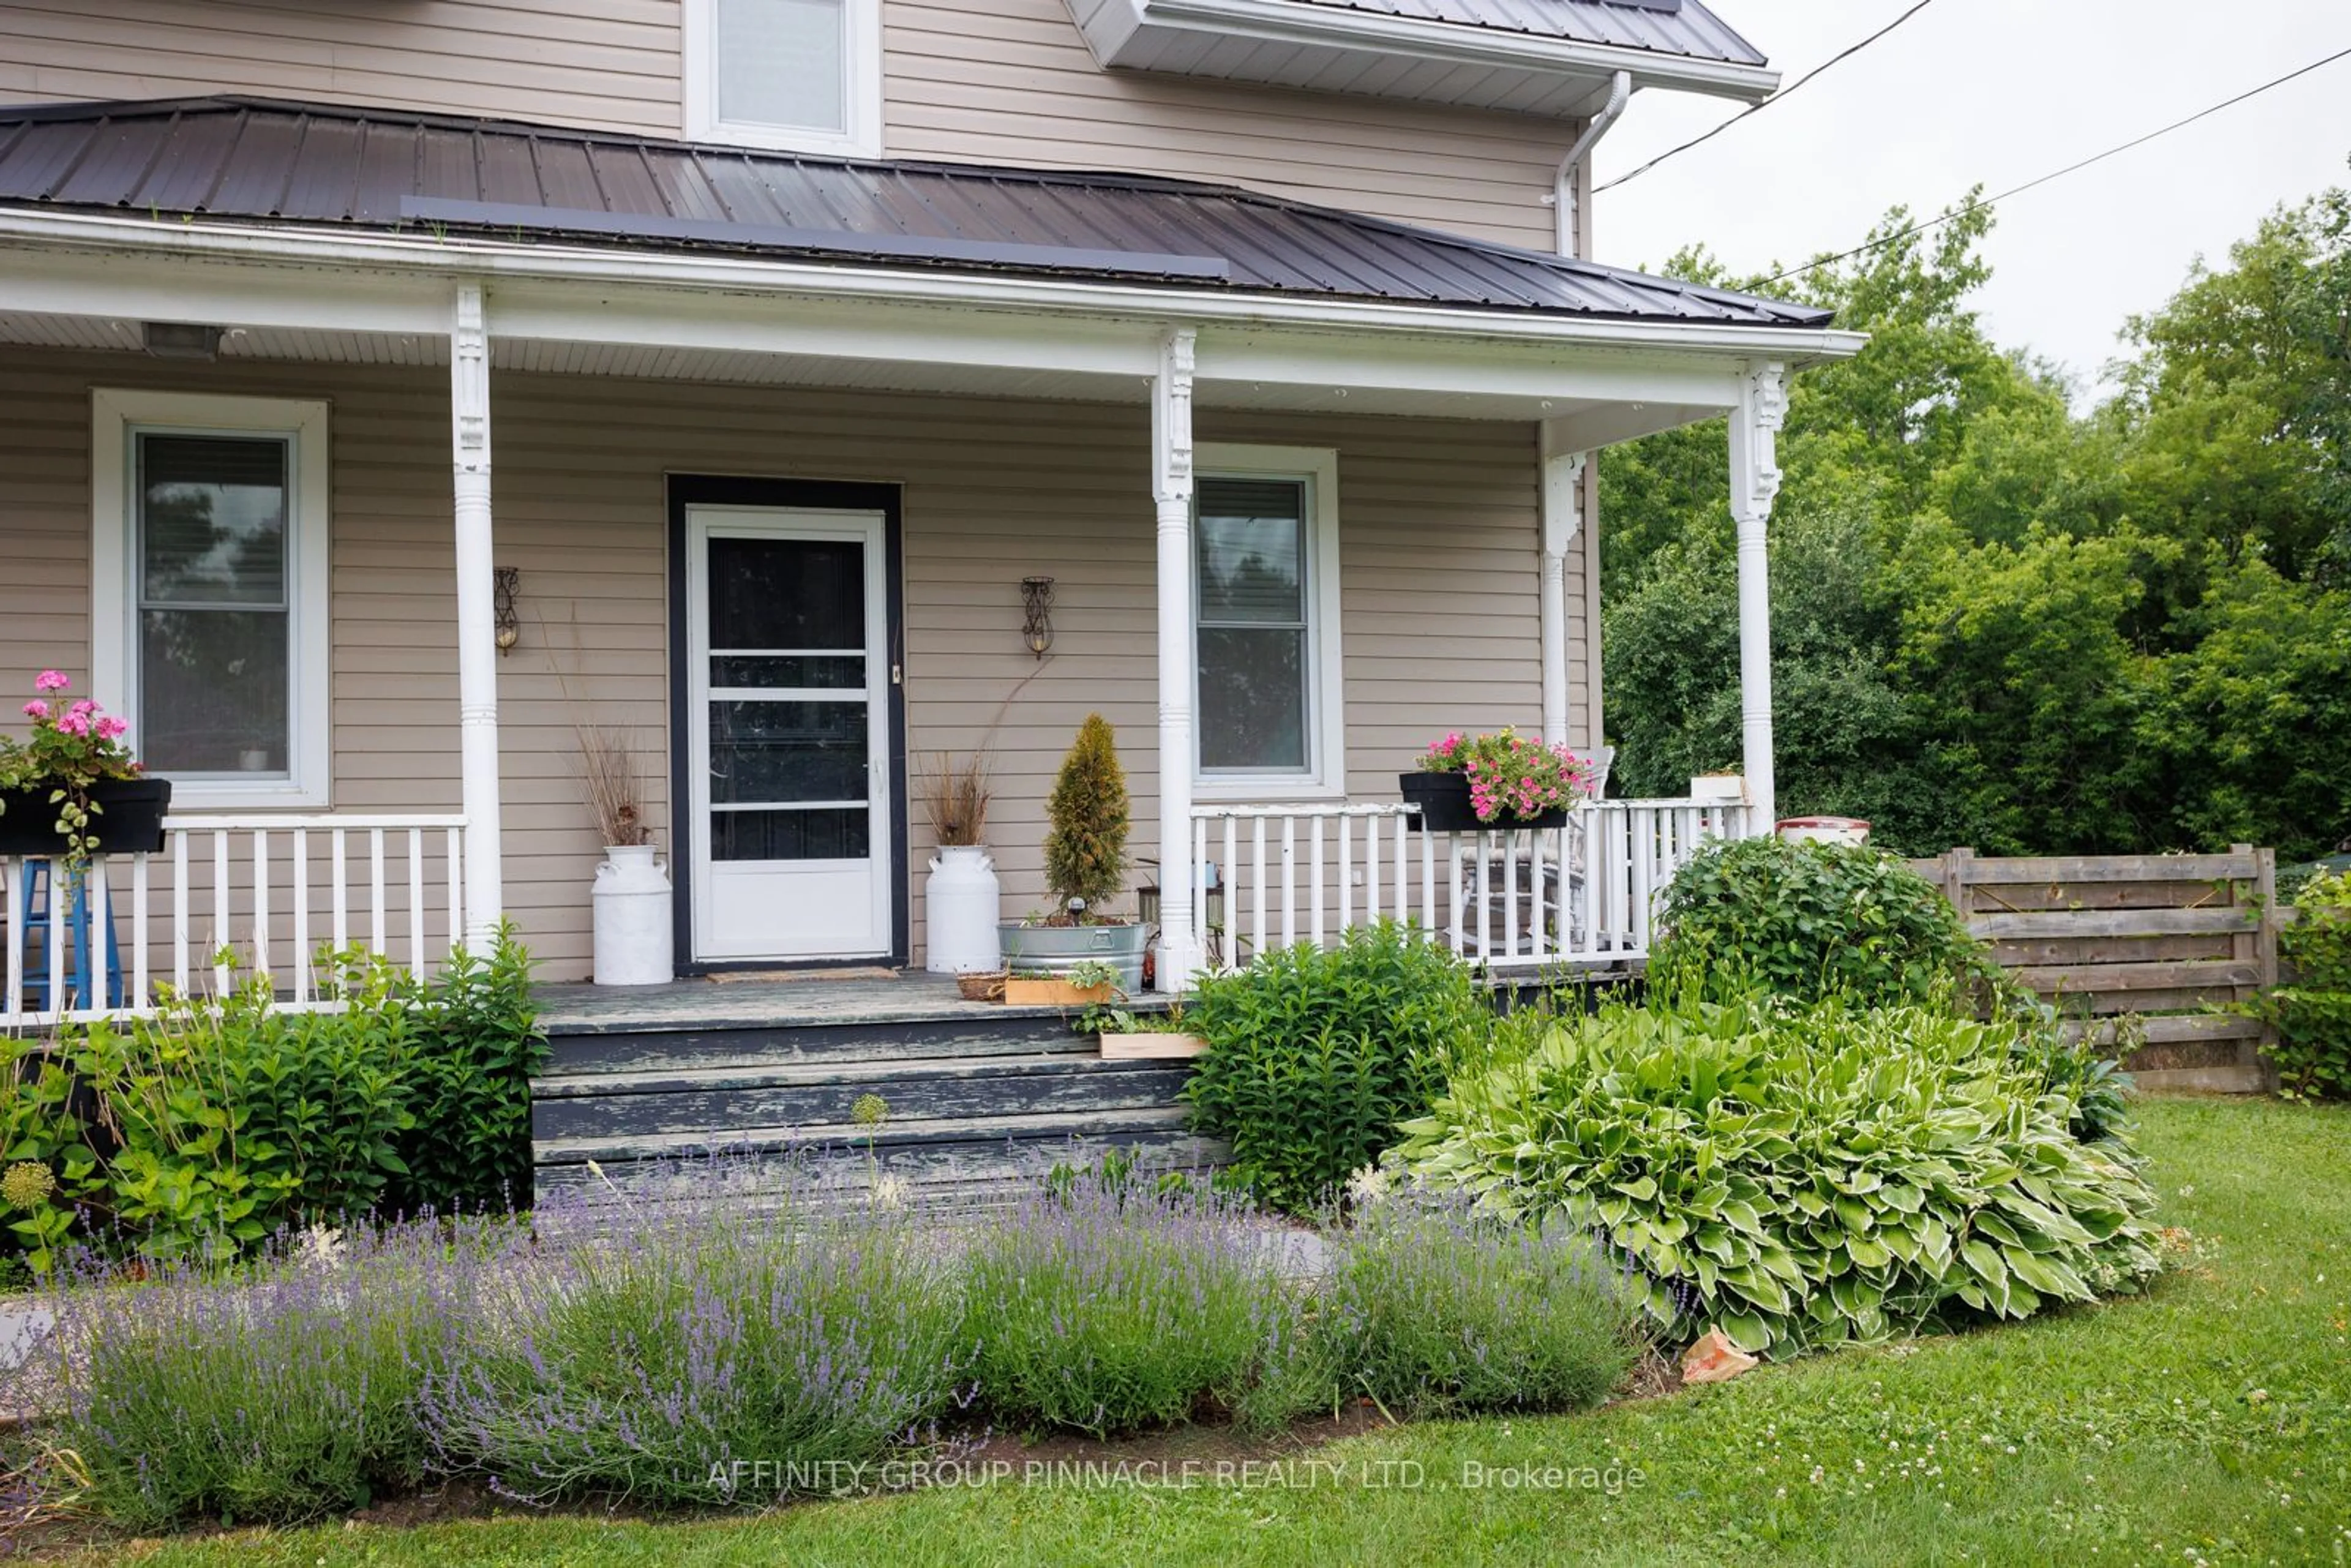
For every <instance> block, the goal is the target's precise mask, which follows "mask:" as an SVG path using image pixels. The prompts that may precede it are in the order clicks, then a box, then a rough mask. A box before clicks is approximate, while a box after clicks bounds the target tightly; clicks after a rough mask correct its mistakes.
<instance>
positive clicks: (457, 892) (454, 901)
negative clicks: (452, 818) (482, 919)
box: [444, 828, 465, 952]
mask: <svg viewBox="0 0 2351 1568" xmlns="http://www.w3.org/2000/svg"><path fill="white" fill-rule="evenodd" d="M444 864H445V865H446V866H447V867H448V871H449V944H448V949H447V950H448V951H452V952H454V951H455V950H456V946H457V945H458V944H459V943H461V942H463V941H464V940H465V830H464V829H462V828H452V829H450V830H449V849H448V852H447V854H446V855H445V856H444Z"/></svg>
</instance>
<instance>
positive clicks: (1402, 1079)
mask: <svg viewBox="0 0 2351 1568" xmlns="http://www.w3.org/2000/svg"><path fill="white" fill-rule="evenodd" d="M1186 1018H1187V1019H1189V1020H1190V1027H1191V1028H1192V1030H1193V1031H1194V1032H1195V1033H1196V1034H1198V1035H1200V1036H1201V1037H1202V1038H1204V1039H1205V1040H1207V1042H1208V1049H1207V1051H1206V1052H1205V1053H1204V1054H1203V1055H1202V1056H1201V1057H1200V1058H1199V1059H1198V1062H1197V1065H1196V1070H1195V1071H1194V1072H1193V1074H1192V1077H1191V1080H1190V1082H1188V1083H1187V1084H1186V1087H1185V1090H1184V1096H1185V1098H1186V1100H1187V1101H1188V1102H1189V1103H1190V1104H1191V1106H1192V1113H1193V1120H1194V1121H1195V1122H1196V1124H1198V1126H1199V1127H1200V1128H1201V1129H1202V1130H1203V1131H1205V1132H1207V1133H1211V1134H1217V1135H1218V1136H1221V1137H1226V1138H1229V1139H1231V1140H1232V1145H1233V1160H1234V1179H1235V1180H1237V1181H1238V1182H1240V1183H1242V1184H1244V1185H1245V1186H1248V1187H1249V1190H1250V1191H1252V1192H1253V1193H1255V1194H1256V1196H1257V1197H1259V1200H1260V1201H1262V1202H1265V1203H1267V1204H1270V1205H1271V1206H1273V1207H1277V1208H1282V1209H1286V1210H1289V1211H1290V1212H1292V1213H1302V1212H1306V1211H1309V1210H1311V1209H1312V1208H1314V1207H1316V1206H1317V1205H1319V1204H1321V1203H1322V1202H1323V1201H1325V1200H1326V1199H1327V1198H1328V1197H1330V1195H1331V1193H1332V1190H1333V1189H1334V1188H1336V1187H1337V1186H1339V1185H1340V1184H1341V1183H1343V1182H1344V1181H1345V1180H1346V1179H1347V1177H1348V1176H1350V1175H1352V1174H1353V1172H1354V1171H1356V1170H1358V1169H1359V1168H1361V1167H1362V1166H1365V1165H1367V1164H1369V1163H1370V1162H1371V1161H1372V1160H1374V1159H1375V1158H1377V1157H1378V1155H1379V1154H1380V1151H1381V1150H1383V1149H1384V1148H1386V1147H1387V1146H1388V1145H1389V1144H1391V1143H1393V1142H1394V1141H1395V1127H1396V1124H1397V1123H1399V1122H1401V1121H1403V1120H1404V1119H1405V1118H1406V1117H1409V1116H1416V1115H1418V1114H1419V1113H1421V1112H1423V1111H1425V1110H1426V1109H1427V1108H1428V1103H1429V1102H1430V1100H1431V1099H1432V1098H1433V1097H1434V1096H1435V1095H1436V1094H1437V1091H1439V1090H1440V1089H1442V1088H1443V1087H1444V1085H1445V1082H1446V1078H1447V1074H1448V1073H1449V1072H1450V1071H1452V1070H1453V1068H1454V1067H1455V1066H1456V1065H1457V1064H1458V1062H1460V1061H1463V1060H1465V1059H1466V1057H1467V1056H1468V1055H1469V1054H1471V1053H1474V1052H1475V1051H1478V1050H1479V1049H1480V1047H1481V1045H1482V1042H1483V1041H1484V1040H1486V1039H1487V1037H1488V1036H1489V1034H1490V1032H1491V1031H1492V1030H1493V1027H1494V1017H1493V1013H1492V1011H1491V1009H1489V1008H1488V1007H1487V1005H1486V1001H1485V998H1484V997H1483V996H1482V995H1481V994H1480V992H1479V988H1478V984H1477V981H1476V979H1475V978H1474V977H1472V976H1471V974H1470V972H1469V968H1468V966H1467V965H1466V964H1464V963H1463V962H1462V961H1461V960H1460V959H1459V958H1458V957H1456V956H1454V955H1453V954H1452V953H1451V952H1449V951H1447V949H1446V948H1445V947H1444V946H1441V945H1439V944H1437V943H1435V942H1429V941H1425V940H1423V939H1422V938H1421V937H1419V936H1416V934H1415V933H1414V932H1412V931H1411V930H1409V929H1408V928H1406V927H1405V926H1401V925H1396V924H1395V923H1394V922H1389V921H1384V922H1382V923H1380V924H1379V925H1376V926H1368V927H1363V928H1359V929H1357V930H1353V931H1350V932H1349V933H1347V935H1346V936H1345V938H1344V939H1343V941H1342V942H1341V943H1340V945H1339V946H1336V947H1332V948H1328V949H1324V948H1321V947H1317V946H1313V945H1312V944H1311V943H1301V944H1300V945H1299V946H1294V947H1287V948H1282V949H1280V950H1278V951H1276V952H1271V953H1268V954H1265V955H1264V956H1261V957H1259V959H1258V960H1257V961H1256V962H1255V963H1253V964H1251V965H1249V967H1247V968H1245V969H1240V970H1237V971H1236V972H1234V973H1232V974H1229V975H1211V976H1208V977H1204V978H1203V979H1202V980H1201V981H1200V982H1199V987H1198V989H1197V992H1196V995H1195V997H1194V998H1193V1001H1192V1005H1191V1007H1190V1009H1188V1011H1187V1012H1186Z"/></svg>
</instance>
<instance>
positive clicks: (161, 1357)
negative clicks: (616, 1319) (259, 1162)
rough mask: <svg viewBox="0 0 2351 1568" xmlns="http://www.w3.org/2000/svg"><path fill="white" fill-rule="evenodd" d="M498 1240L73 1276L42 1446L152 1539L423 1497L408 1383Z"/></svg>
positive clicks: (49, 1352)
mask: <svg viewBox="0 0 2351 1568" xmlns="http://www.w3.org/2000/svg"><path fill="white" fill-rule="evenodd" d="M506 1250H507V1241H506V1239H504V1238H503V1236H502V1234H501V1233H500V1232H497V1231H488V1230H484V1229H482V1228H478V1227H476V1228H467V1229H463V1230H460V1231H459V1232H457V1233H456V1234H455V1236H454V1237H453V1236H452V1235H451V1234H450V1233H449V1232H447V1231H445V1230H440V1229H434V1228H423V1227H413V1226H412V1227H404V1228H391V1229H376V1228H354V1229H352V1230H350V1231H347V1232H342V1233H335V1232H329V1231H323V1230H322V1231H317V1232H308V1233H301V1234H298V1236H296V1237H295V1238H294V1239H292V1241H291V1243H290V1245H285V1246H281V1245H277V1244H276V1243H273V1244H272V1245H271V1246H270V1247H268V1248H267V1249H265V1250H264V1252H263V1254H262V1255H261V1257H260V1258H259V1260H258V1261H257V1263H256V1266H255V1267H254V1268H253V1269H252V1270H250V1271H249V1273H247V1274H246V1275H245V1276H243V1277H238V1278H228V1277H224V1276H222V1275H219V1274H217V1273H215V1272H212V1271H209V1270H204V1269H203V1268H202V1267H201V1266H200V1265H198V1264H196V1263H194V1262H193V1261H180V1262H172V1263H163V1264H158V1265H154V1266H152V1268H151V1270H150V1271H149V1275H148V1279H147V1281H146V1282H145V1283H143V1284H140V1285H124V1284H122V1283H120V1281H115V1280H112V1279H110V1278H107V1277H104V1276H102V1275H99V1274H97V1273H95V1272H86V1271H76V1270H68V1271H66V1273H65V1275H64V1276H61V1281H60V1282H61V1283H63V1284H66V1285H67V1286H68V1288H63V1289H59V1290H57V1291H53V1292H52V1293H51V1294H50V1296H49V1297H48V1301H49V1302H50V1304H51V1306H52V1308H53V1310H54V1311H55V1312H56V1314H57V1331H56V1332H55V1333H53V1334H51V1335H50V1336H49V1337H48V1338H47V1340H46V1341H44V1342H43V1343H42V1344H41V1346H40V1347H39V1348H38V1350H37V1352H36V1354H35V1358H34V1361H33V1363H32V1370H33V1371H34V1372H35V1373H36V1374H37V1375H46V1376H47V1378H48V1379H49V1380H50V1381H51V1382H52V1383H53V1384H54V1385H55V1386H56V1387H57V1389H58V1390H59V1391H60V1392H61V1394H62V1396H63V1398H62V1402H61V1408H60V1410H59V1413H58V1416H57V1425H56V1427H55V1428H54V1429H53V1431H52V1432H51V1433H50V1434H49V1436H50V1437H51V1438H52V1440H53V1441H54V1442H56V1443H57V1445H58V1446H59V1447H61V1448H70V1449H72V1450H73V1451H74V1452H75V1453H77V1454H78V1455H79V1456H80V1458H81V1460H82V1462H83V1463H84V1464H85V1465H86V1466H87V1467H88V1468H89V1478H90V1495H89V1501H90V1502H91V1503H92V1504H93V1505H94V1506H95V1507H96V1508H98V1509H99V1511H101V1512H103V1513H105V1514H106V1515H107V1516H108V1517H110V1518H111V1519H113V1520H115V1521H119V1522H120V1523H123V1524H127V1525H131V1526H133V1527H135V1528H141V1529H153V1528H158V1527H161V1526H164V1525H169V1524H175V1523H184V1522H190V1521H205V1520H211V1521H220V1522H222V1523H224V1524H227V1523H238V1524H242V1523H245V1522H247V1521H270V1522H291V1521H298V1520H302V1519H309V1518H316V1517H318V1516H319V1515H322V1514H328V1513H334V1512H339V1511H343V1510H347V1509H351V1508H363V1507H365V1506H367V1504H368V1503H369V1502H370V1501H371V1500H372V1499H374V1498H376V1497H380V1496H382V1495H384V1494H385V1493H387V1492H391V1491H396V1490H413V1489H414V1488H415V1487H416V1486H417V1485H418V1484H419V1483H420V1482H421V1481H422V1480H423V1477H424V1473H425V1468H424V1467H425V1460H426V1457H427V1456H426V1446H425V1440H424V1435H423V1431H422V1429H421V1428H420V1427H419V1426H418V1424H417V1420H416V1414H415V1410H414V1407H413V1406H414V1399H415V1396H416V1393H417V1390H418V1388H419V1386H420V1385H421V1383H422V1381H423V1378H424V1377H425V1376H426V1375H427V1373H428V1369H429V1368H431V1367H432V1366H434V1365H435V1364H437V1363H438V1362H439V1360H440V1357H441V1354H442V1352H443V1349H444V1344H445V1343H446V1334H447V1332H448V1328H449V1325H451V1324H453V1323H465V1322H474V1321H475V1320H476V1318H477V1316H478V1313H477V1311H476V1302H475V1297H476V1294H477V1292H478V1291H479V1289H480V1287H481V1284H482V1282H483V1281H484V1280H485V1279H486V1278H487V1277H489V1271H488V1270H487V1268H486V1265H485V1261H484V1260H485V1259H486V1258H496V1257H501V1256H503V1255H504V1254H505V1252H506ZM505 1261H506V1264H507V1266H508V1267H511V1266H512V1265H513V1263H514V1261H515V1260H513V1259H511V1258H507V1259H506V1260H505Z"/></svg>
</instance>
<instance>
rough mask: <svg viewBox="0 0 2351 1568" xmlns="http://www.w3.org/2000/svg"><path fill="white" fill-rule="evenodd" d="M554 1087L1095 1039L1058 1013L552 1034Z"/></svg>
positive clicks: (1077, 1046) (1059, 1045) (1077, 1044)
mask: <svg viewBox="0 0 2351 1568" xmlns="http://www.w3.org/2000/svg"><path fill="white" fill-rule="evenodd" d="M548 1043H549V1063H548V1067H547V1071H545V1072H544V1073H543V1074H541V1077H542V1078H544V1079H547V1080H555V1079H563V1078H572V1077H578V1076H580V1075H582V1074H586V1073H606V1072H611V1073H660V1072H680V1071H698V1070H702V1069H706V1068H728V1067H766V1066H771V1065H775V1064H778V1063H783V1062H808V1063H812V1064H813V1063H827V1064H843V1065H845V1064H848V1063H851V1062H858V1061H904V1060H906V1059H908V1058H914V1057H968V1056H987V1055H1017V1056H1034V1055H1039V1054H1043V1053H1047V1052H1068V1053H1070V1054H1072V1055H1087V1054H1092V1052H1093V1051H1094V1049H1095V1046H1094V1037H1093V1036H1092V1035H1083V1034H1079V1033H1077V1032H1075V1031H1074V1030H1072V1029H1071V1026H1070V1021H1069V1020H1067V1019H1063V1018H1062V1017H1061V1015H1059V1014H1057V1013H1047V1014H1043V1015H1038V1014H1035V1013H1008V1014H1004V1015H1000V1016H993V1017H981V1018H952V1019H890V1020H883V1021H872V1020H864V1019H861V1020H858V1021H855V1022H849V1023H837V1024H778V1025H771V1026H744V1025H728V1024H719V1025H712V1026H709V1027H705V1028H700V1029H676V1030H620V1031H607V1030H596V1031H591V1032H576V1033H563V1032H559V1031H556V1030H549V1041H548Z"/></svg>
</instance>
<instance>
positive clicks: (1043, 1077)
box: [531, 1052, 1187, 1142]
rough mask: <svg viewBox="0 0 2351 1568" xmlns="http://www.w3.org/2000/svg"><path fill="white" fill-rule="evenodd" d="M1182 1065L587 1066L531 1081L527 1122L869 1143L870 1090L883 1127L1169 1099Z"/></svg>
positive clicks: (592, 1129)
mask: <svg viewBox="0 0 2351 1568" xmlns="http://www.w3.org/2000/svg"><path fill="white" fill-rule="evenodd" d="M1186 1071H1187V1070H1186V1068H1185V1067H1184V1066H1183V1065H1182V1064H1180V1063H1172V1062H1165V1061H1104V1060H1102V1058H1100V1057H1096V1056H1087V1055H1083V1054H1075V1053H1069V1052H1050V1053H1043V1054H1035V1055H1022V1056H1011V1055H1006V1056H978V1057H968V1058H949V1059H937V1058H924V1059H917V1060H910V1061H857V1062H852V1063H848V1064H845V1065H829V1064H819V1063H813V1062H806V1061H794V1062H783V1063H766V1064H759V1065H745V1066H739V1067H724V1068H706V1069H700V1070H691V1071H661V1072H637V1073H590V1074H584V1075H581V1076H579V1077H573V1078H563V1079H543V1080H540V1081H539V1082H537V1083H535V1084H533V1085H532V1108H531V1131H532V1135H533V1136H534V1137H537V1138H539V1139H543V1140H549V1141H559V1140H563V1139H569V1138H581V1137H620V1136H641V1135H643V1134H700V1135H702V1136H704V1137H705V1138H712V1137H724V1136H727V1135H731V1134H733V1133H734V1132H735V1131H736V1130H737V1129H741V1128H746V1127H753V1128H763V1127H811V1126H819V1127H842V1128H849V1129H851V1131H852V1134H853V1135H854V1136H855V1137H856V1138H857V1139H858V1140H859V1141H861V1142H862V1140H863V1138H864V1135H865V1130H864V1129H862V1128H859V1127H856V1126H855V1125H854V1123H853V1120H852V1118H853V1112H854V1107H855V1105H856V1103H857V1102H858V1101H859V1100H860V1099H862V1098H863V1097H864V1096H866V1095H868V1094H874V1095H879V1096H880V1097H881V1098H882V1099H883V1102H884V1103H886V1105H887V1106H888V1120H887V1122H885V1123H884V1124H883V1130H884V1132H885V1133H886V1132H888V1131H889V1130H890V1129H892V1128H893V1127H894V1126H895V1125H897V1124H902V1123H927V1122H946V1121H956V1120H972V1119H980V1120H985V1119H988V1118H993V1117H1001V1116H1008V1115H1022V1114H1031V1113H1041V1112H1064V1111H1066V1112H1088V1111H1114V1110H1126V1109H1143V1108H1150V1107H1165V1106H1169V1105H1173V1104H1174V1103H1175V1099H1176V1095H1177V1093H1178V1092H1180V1091H1181V1090H1182V1089H1183V1087H1184V1080H1185V1078H1186Z"/></svg>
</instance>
